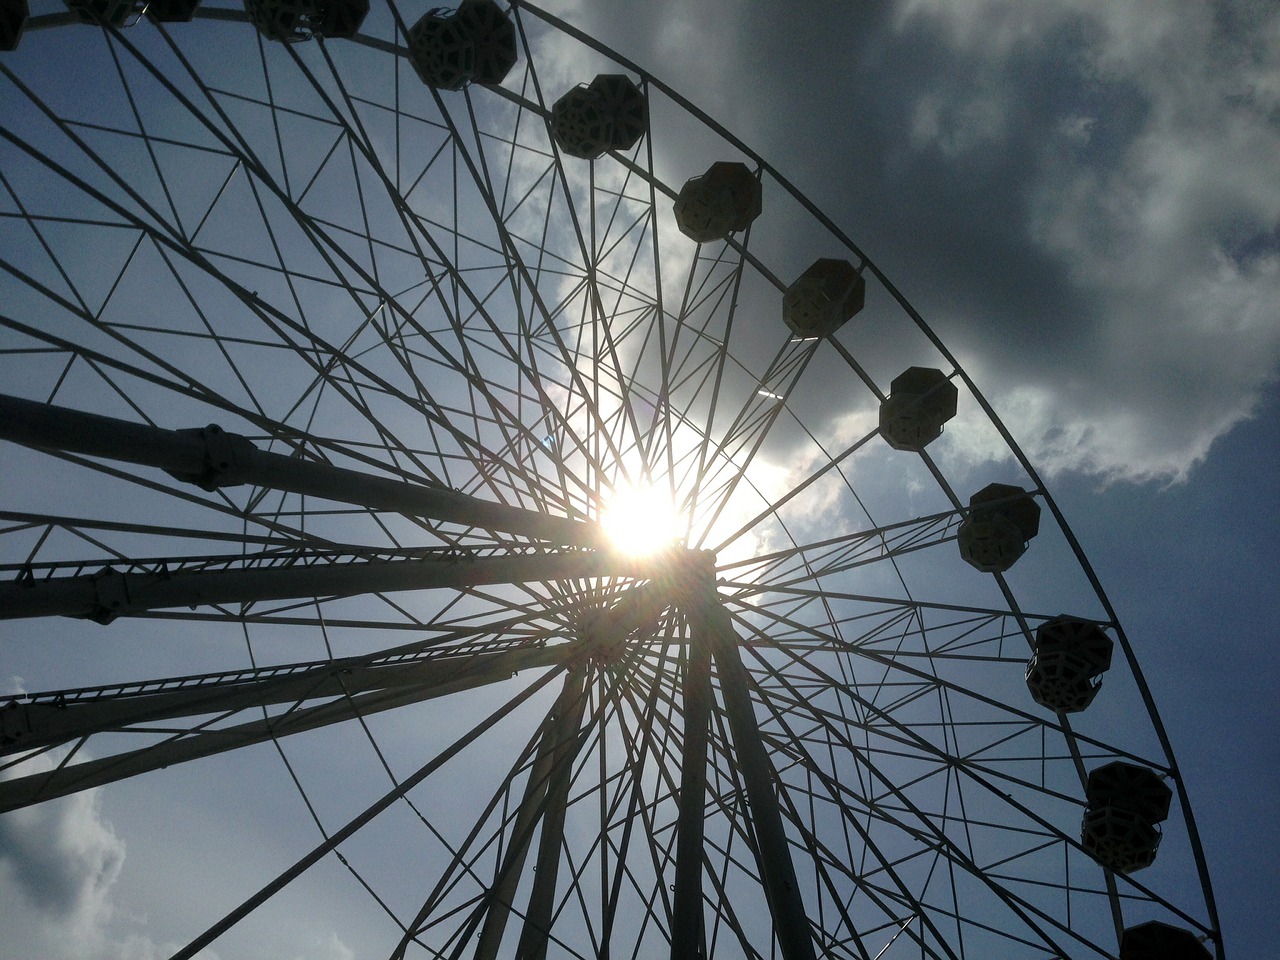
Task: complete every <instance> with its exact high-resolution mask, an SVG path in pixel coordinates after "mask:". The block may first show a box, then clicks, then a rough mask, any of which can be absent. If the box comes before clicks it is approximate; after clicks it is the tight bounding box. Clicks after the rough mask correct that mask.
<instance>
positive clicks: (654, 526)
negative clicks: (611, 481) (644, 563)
mask: <svg viewBox="0 0 1280 960" xmlns="http://www.w3.org/2000/svg"><path fill="white" fill-rule="evenodd" d="M600 525H601V526H602V527H603V528H604V532H605V536H606V537H607V538H608V540H609V543H610V544H611V545H612V547H613V548H614V549H615V550H617V551H618V552H620V553H625V554H626V555H628V556H631V557H647V556H649V555H651V554H654V553H657V552H659V551H660V550H664V549H666V548H667V547H670V546H673V545H675V544H676V543H677V542H678V541H679V539H680V532H681V531H680V513H679V511H677V510H676V507H675V504H674V503H673V502H672V500H671V493H670V491H669V490H666V489H664V488H662V487H658V486H655V485H654V484H637V485H633V486H626V487H619V488H618V489H617V490H614V491H613V493H612V494H610V495H609V497H608V499H606V500H605V502H604V506H603V508H602V510H601V514H600Z"/></svg>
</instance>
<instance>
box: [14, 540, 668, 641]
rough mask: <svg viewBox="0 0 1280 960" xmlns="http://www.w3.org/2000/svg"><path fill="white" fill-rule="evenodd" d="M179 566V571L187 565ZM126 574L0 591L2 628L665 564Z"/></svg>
mask: <svg viewBox="0 0 1280 960" xmlns="http://www.w3.org/2000/svg"><path fill="white" fill-rule="evenodd" d="M181 562H182V561H181V560H180V559H175V560H174V566H178V565H180V563H181ZM150 566H153V567H160V568H162V569H160V572H136V573H124V572H122V571H119V570H113V569H110V568H106V569H104V570H101V571H99V572H98V573H95V574H87V575H80V576H64V577H49V578H45V579H37V578H33V577H26V578H20V579H18V580H12V581H9V582H7V583H2V584H0V620H3V619H15V618H18V617H52V616H63V617H86V618H89V619H93V620H97V621H98V622H99V623H110V622H111V621H112V620H114V619H115V618H116V617H119V616H124V615H127V614H131V613H140V612H143V611H146V610H159V609H163V608H167V607H196V606H208V605H210V604H232V605H238V604H245V603H260V602H264V601H271V600H294V599H297V600H304V599H310V598H332V597H351V596H356V595H358V594H366V593H393V592H395V591H397V590H424V589H430V588H441V587H448V588H453V589H455V590H462V589H466V588H467V587H474V586H481V585H484V584H495V583H532V582H537V581H549V580H573V579H591V578H597V577H610V576H619V577H636V578H641V579H643V578H647V577H649V576H652V575H653V574H654V573H656V572H659V571H660V570H661V569H662V566H661V563H660V561H656V560H650V559H636V558H627V557H622V556H619V555H616V554H604V553H595V552H589V551H585V550H571V551H566V552H549V553H538V554H517V555H515V556H504V555H480V556H468V555H465V554H462V555H455V556H451V557H444V558H434V557H433V558H427V559H420V558H410V559H395V560H377V559H375V560H358V559H354V558H353V559H351V560H346V561H343V562H325V563H310V562H308V555H307V554H305V553H302V554H299V556H298V557H297V559H296V562H294V563H292V564H289V565H285V564H277V565H275V566H249V567H242V568H234V567H233V568H230V569H218V570H181V569H177V570H172V571H170V570H167V569H163V568H164V567H165V565H164V564H160V563H159V562H156V563H153V564H150Z"/></svg>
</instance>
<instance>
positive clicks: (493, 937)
mask: <svg viewBox="0 0 1280 960" xmlns="http://www.w3.org/2000/svg"><path fill="white" fill-rule="evenodd" d="M587 670H588V666H587V664H586V662H585V661H583V662H579V663H577V664H575V665H574V667H572V668H571V669H570V670H569V672H568V673H567V674H566V676H565V678H564V686H563V687H562V688H561V690H560V695H559V697H557V698H556V702H555V704H554V705H553V706H552V708H551V712H550V713H549V714H548V716H547V719H546V722H545V723H544V725H543V731H542V736H541V738H540V739H539V741H538V750H537V754H536V756H535V757H534V761H533V764H532V766H531V767H530V770H529V779H528V781H527V782H526V783H525V789H524V796H523V797H522V799H521V801H520V807H519V809H518V810H517V811H516V816H515V820H514V822H513V823H512V826H511V830H510V832H509V833H508V837H509V841H510V842H509V844H508V846H507V849H506V853H505V855H504V856H503V859H502V864H501V866H500V867H499V870H498V874H497V879H496V881H495V883H494V885H493V887H492V888H491V889H490V890H489V893H488V896H487V897H486V898H485V900H486V910H485V915H484V923H483V925H482V926H481V929H480V935H479V942H478V943H477V946H476V952H475V960H496V958H497V957H499V956H502V955H504V954H502V953H501V952H500V951H501V947H502V940H503V937H504V936H505V934H506V929H507V921H508V920H509V918H510V916H511V913H512V909H513V906H514V900H515V895H516V891H517V890H518V888H519V886H520V880H521V877H522V875H523V872H524V865H525V861H526V860H527V859H528V855H529V848H530V846H531V845H532V840H533V833H534V830H535V829H536V828H537V826H538V822H539V821H541V822H542V833H541V835H540V838H539V846H538V857H537V865H536V867H535V873H534V889H533V892H532V893H531V895H530V905H529V910H528V912H526V915H525V927H524V930H523V931H522V934H521V938H520V948H519V949H518V950H517V952H516V954H515V955H516V956H517V957H519V958H520V960H532V958H533V957H539V956H543V955H545V951H546V933H547V929H548V927H549V924H550V906H551V905H552V904H553V903H554V895H555V886H556V879H557V872H556V867H557V865H558V863H559V853H560V842H561V839H562V837H563V836H564V807H565V802H566V800H567V797H568V790H569V780H570V776H569V774H570V772H571V771H572V767H573V761H574V758H575V757H576V756H577V753H578V733H579V730H580V728H581V726H582V715H583V712H584V710H585V707H586V694H585V693H584V689H583V688H584V684H585V681H586V675H587ZM550 845H553V846H554V853H553V854H549V846H550ZM548 887H549V888H550V889H549V890H548V889H547V888H548ZM540 891H545V892H541V893H540ZM543 901H545V903H546V906H545V908H544V906H543ZM535 911H536V912H537V914H538V915H539V916H541V915H542V914H543V913H545V914H546V921H545V923H546V925H545V926H543V927H542V928H541V929H542V947H541V952H539V950H538V948H537V944H536V943H532V944H528V945H527V944H526V941H527V939H528V938H529V935H530V931H529V923H530V918H531V917H533V916H534V914H535ZM526 950H528V951H529V952H526Z"/></svg>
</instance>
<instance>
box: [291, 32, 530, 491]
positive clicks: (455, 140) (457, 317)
mask: <svg viewBox="0 0 1280 960" xmlns="http://www.w3.org/2000/svg"><path fill="white" fill-rule="evenodd" d="M324 58H325V62H326V64H327V66H328V67H329V71H330V75H331V77H332V79H333V82H334V84H335V86H336V87H337V90H338V92H339V94H340V95H341V97H342V98H343V100H344V101H345V103H346V104H347V107H348V110H347V114H348V115H349V116H350V120H348V119H347V115H344V114H342V113H341V112H340V111H338V109H337V108H336V106H335V105H334V104H333V102H332V101H331V99H330V97H329V94H328V93H327V92H326V91H325V89H324V88H323V85H322V84H321V83H320V82H319V80H318V78H317V77H316V76H315V75H314V74H313V73H312V72H311V71H310V70H309V69H308V68H307V67H306V65H305V63H304V62H303V60H302V59H301V57H299V56H298V55H297V53H296V52H294V62H295V65H296V66H297V67H298V69H299V71H300V72H301V73H302V74H303V75H304V76H306V78H307V79H308V81H309V82H310V83H311V85H312V87H313V88H314V89H315V91H316V93H317V94H318V95H319V96H320V97H321V99H322V100H323V101H324V103H325V104H326V106H327V107H329V109H330V111H331V112H332V114H333V116H334V117H335V118H337V122H338V123H339V124H340V125H341V127H342V129H343V131H344V133H345V134H346V138H347V141H348V143H349V144H350V146H351V149H352V151H353V163H354V151H355V150H356V149H357V148H358V149H359V152H360V156H361V159H362V160H363V161H364V162H365V163H366V164H367V166H368V169H370V170H371V171H372V172H373V174H374V176H375V177H376V178H377V179H378V181H379V183H380V184H381V186H382V188H383V190H384V192H385V193H386V195H387V198H388V199H389V200H390V201H391V203H392V205H393V206H394V207H395V209H396V210H397V212H398V215H399V217H400V220H401V222H402V224H403V226H404V230H405V233H406V236H407V237H408V239H409V242H410V243H411V244H412V245H413V247H414V248H415V249H414V253H415V256H418V257H420V258H423V259H425V251H423V250H422V249H421V247H420V245H419V242H418V240H417V233H418V232H421V233H422V235H423V236H424V238H425V239H426V241H427V243H428V244H430V246H431V249H432V252H433V254H434V255H435V257H436V258H437V259H438V260H439V261H440V262H441V263H442V264H444V265H445V266H446V269H447V270H448V276H449V279H450V282H451V284H452V285H453V286H454V288H455V290H456V291H458V292H461V293H462V294H463V300H464V301H465V305H464V304H460V303H454V304H453V305H452V307H450V306H447V305H446V310H449V311H451V312H452V313H453V317H452V320H453V322H452V323H451V324H450V327H451V329H452V330H453V331H454V334H455V339H456V340H457V343H458V347H459V349H460V351H461V366H462V368H464V369H465V370H466V375H467V377H468V379H469V381H470V386H471V394H472V397H473V399H474V398H475V397H476V396H477V395H478V396H480V397H482V398H483V399H484V400H485V401H486V402H487V404H488V406H489V408H490V410H491V414H490V416H491V417H492V423H493V425H494V426H495V427H496V428H497V429H498V430H499V431H500V432H501V433H502V435H503V441H502V443H503V446H502V447H501V449H500V450H499V451H497V452H498V453H499V454H501V453H503V452H505V451H508V450H514V449H515V448H516V446H517V441H516V438H515V436H513V435H512V433H511V432H510V431H511V429H512V428H514V429H515V430H516V431H517V433H518V434H519V436H521V437H522V439H523V440H524V441H525V442H528V441H529V439H530V437H531V436H532V434H531V432H530V429H529V428H528V427H526V426H525V425H524V424H523V423H522V422H521V420H520V418H519V416H518V415H516V414H514V413H513V412H511V411H510V410H508V409H506V407H505V406H504V405H503V404H501V403H500V402H499V400H498V399H497V397H496V395H495V394H494V393H493V391H492V390H491V389H490V388H489V386H488V385H487V384H486V377H485V375H484V373H483V370H482V367H481V365H480V363H479V362H478V360H477V358H476V356H475V355H474V354H473V353H472V350H471V347H470V345H469V343H468V337H467V325H466V323H465V322H463V317H462V316H461V312H460V311H461V309H467V310H469V311H472V312H471V316H473V317H479V318H481V319H482V320H483V321H484V322H485V324H486V327H487V330H488V331H489V335H490V336H491V337H492V338H493V340H494V344H493V345H490V344H481V343H477V346H479V347H483V348H485V349H494V347H495V345H496V347H497V348H500V350H501V353H502V355H503V356H505V358H506V359H509V360H513V361H516V362H519V360H520V357H519V353H518V351H517V349H516V348H515V346H514V345H513V344H512V342H511V340H510V337H509V335H508V334H506V333H504V332H503V331H502V330H501V329H500V327H499V326H498V324H497V323H496V322H495V321H494V319H493V317H492V314H491V311H490V310H489V309H488V308H487V307H486V301H487V299H488V298H487V296H486V295H483V294H482V293H481V292H477V291H475V290H474V289H473V288H472V285H471V284H470V283H469V282H468V281H467V280H466V278H465V276H464V275H463V274H462V272H461V271H460V270H458V269H456V268H455V267H453V266H452V264H453V263H454V262H456V260H457V251H456V250H455V251H454V253H453V254H452V255H450V254H448V253H447V252H446V251H445V250H444V248H443V247H442V246H441V245H440V244H439V243H438V242H436V241H435V240H434V239H433V238H432V236H431V233H430V231H429V230H427V229H426V224H425V222H424V221H423V219H422V218H421V217H419V216H417V215H415V214H414V213H413V211H412V210H410V209H409V206H408V204H407V203H406V200H405V198H404V197H403V196H401V194H400V192H399V191H398V190H397V189H396V188H395V185H394V182H393V181H392V179H391V176H390V174H389V173H388V172H387V171H386V170H385V169H384V167H383V165H382V164H381V162H380V160H379V156H378V153H377V151H376V150H374V149H373V146H372V143H371V141H370V139H369V135H368V132H367V131H366V130H365V128H364V126H363V124H362V123H361V121H360V118H359V113H358V111H357V110H356V109H355V108H354V104H353V101H352V99H351V97H350V95H349V93H348V91H347V90H346V87H345V85H344V84H343V81H342V77H341V74H340V72H339V71H338V70H337V68H336V66H335V65H334V63H333V60H332V58H331V57H330V56H329V55H328V54H327V52H326V53H325V54H324ZM450 131H451V139H450V141H449V143H450V144H452V145H453V147H454V150H455V152H462V153H465V149H464V148H463V147H462V143H461V137H460V134H459V132H458V131H457V129H456V127H453V126H452V124H450ZM355 182H356V186H357V189H359V186H360V181H359V178H358V177H356V178H355ZM478 185H479V186H480V188H481V192H482V194H483V195H484V196H485V197H486V199H489V197H488V192H487V191H485V189H484V187H485V184H483V183H480V184H478ZM360 203H361V208H362V213H363V215H364V224H363V227H364V231H363V232H364V235H366V236H367V235H368V234H369V232H370V231H369V224H368V212H367V210H365V208H364V204H365V200H364V194H363V191H360ZM455 209H456V198H455ZM453 235H454V236H455V238H456V237H457V236H458V232H457V225H456V224H455V225H454V228H453ZM498 252H499V251H498V250H496V249H495V250H492V251H490V253H491V254H493V255H496V254H497V253H498ZM370 259H371V262H372V264H373V268H374V270H373V280H374V286H375V289H377V290H381V284H380V281H378V279H377V259H376V258H375V257H373V255H372V250H371V251H370ZM503 276H504V277H510V268H509V267H507V268H506V269H505V270H504V271H503ZM502 282H503V281H502V280H501V279H500V280H499V281H498V284H501V283H502ZM496 288H497V286H496V285H495V288H494V289H496ZM446 300H447V298H445V297H441V298H440V302H441V304H442V305H445V301H446ZM383 302H384V303H391V304H393V305H394V304H395V303H396V299H395V298H389V297H387V296H385V295H384V297H383ZM409 323H412V321H411V319H410V318H409V317H408V316H406V317H404V318H403V320H402V325H405V324H409ZM413 327H414V331H415V335H418V336H421V337H424V338H425V339H427V341H428V342H430V343H432V344H433V345H437V341H436V340H435V338H434V337H432V336H431V335H429V334H427V333H426V331H425V330H423V329H422V328H421V327H420V326H418V325H417V324H413ZM388 345H389V346H391V345H392V342H391V341H388ZM437 349H440V348H439V347H438V346H437ZM441 352H443V351H441ZM402 366H404V367H405V368H406V370H407V371H408V370H411V369H412V368H411V366H410V365H409V364H407V363H403V362H402ZM531 372H532V376H530V377H528V378H526V381H527V383H528V384H529V385H530V386H532V387H534V388H535V390H536V391H537V393H538V396H537V399H538V401H539V402H540V403H541V404H542V406H543V408H544V409H550V410H554V409H555V408H554V406H553V405H551V404H550V403H549V398H548V397H547V396H546V394H545V392H543V391H542V390H541V385H540V384H541V381H540V378H539V377H538V375H537V371H536V367H535V368H534V369H533V370H532V371H531ZM422 392H423V393H424V394H425V393H426V391H425V387H424V388H423V389H422ZM473 415H474V411H473ZM499 459H501V458H499ZM526 479H527V478H526Z"/></svg>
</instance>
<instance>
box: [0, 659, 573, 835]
mask: <svg viewBox="0 0 1280 960" xmlns="http://www.w3.org/2000/svg"><path fill="white" fill-rule="evenodd" d="M572 647H573V645H570V644H563V645H560V646H556V647H547V648H530V649H524V650H517V651H511V652H507V653H498V654H491V655H488V656H478V657H470V658H457V659H456V660H452V661H450V662H447V663H443V664H439V663H437V664H431V666H432V667H434V669H433V670H429V671H423V672H422V673H420V674H419V675H418V676H417V677H416V678H415V682H414V683H412V684H407V685H398V686H394V687H389V688H387V689H380V690H372V691H370V692H368V693H363V694H358V695H355V696H348V697H341V698H338V699H334V700H329V701H327V702H324V703H320V704H318V705H316V706H306V707H299V708H297V709H293V710H288V711H286V712H284V713H282V714H279V715H277V716H272V717H266V718H263V719H258V720H252V721H248V722H246V723H241V724H237V725H235V726H231V727H213V728H209V729H203V730H202V729H195V730H192V731H189V733H188V735H184V736H180V737H175V738H171V739H168V740H163V741H161V742H160V743H157V744H154V745H152V746H148V747H142V748H139V749H137V750H131V751H128V752H126V753H120V754H116V755H114V756H110V757H100V758H98V759H96V760H87V761H85V762H83V763H76V764H70V765H68V766H64V767H59V768H57V769H54V770H50V771H47V772H45V773H33V774H28V775H27V776H24V777H15V778H13V779H10V780H3V781H0V813H3V812H5V811H7V810H15V809H17V808H19V807H25V806H29V805H31V804H33V803H40V802H42V801H44V800H51V799H53V798H54V797H61V796H66V795H67V794H70V793H77V792H79V791H81V790H88V789H90V788H92V787H100V786H102V785H104V784H107V783H114V782H115V781H117V780H125V779H128V778H130V777H135V776H137V775H139V774H142V773H148V772H150V771H152V770H158V769H160V768H162V767H168V766H172V765H173V764H176V763H185V762H187V761H189V760H196V759H199V758H201V757H208V756H212V755H214V754H218V753H224V752H226V751H228V750H238V749H240V748H241V747H247V746H251V745H253V744H257V743H264V742H266V741H268V740H273V739H275V738H277V737H283V736H288V735H290V734H294V733H302V732H304V731H306V730H314V729H316V728H317V727H323V726H327V725H329V724H331V723H339V722H341V721H343V720H351V719H354V718H355V717H357V716H368V715H369V714H372V713H377V712H380V711H383V710H390V709H393V708H395V707H400V706H404V705H406V704H410V703H420V702H422V701H425V700H431V699H433V698H435V697H441V696H445V695H447V694H450V693H457V692H459V691H462V690H471V689H475V688H476V687H481V686H484V685H486V684H490V683H499V682H501V681H504V680H507V679H509V678H510V677H511V675H512V674H513V673H515V672H517V671H519V670H521V669H528V668H533V667H543V666H549V665H553V664H558V663H562V662H564V661H565V660H566V659H570V658H571V657H572V656H573V655H575V652H574V651H573V649H572Z"/></svg>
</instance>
